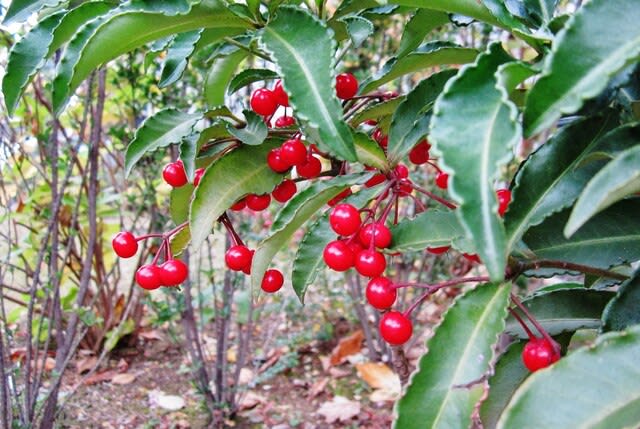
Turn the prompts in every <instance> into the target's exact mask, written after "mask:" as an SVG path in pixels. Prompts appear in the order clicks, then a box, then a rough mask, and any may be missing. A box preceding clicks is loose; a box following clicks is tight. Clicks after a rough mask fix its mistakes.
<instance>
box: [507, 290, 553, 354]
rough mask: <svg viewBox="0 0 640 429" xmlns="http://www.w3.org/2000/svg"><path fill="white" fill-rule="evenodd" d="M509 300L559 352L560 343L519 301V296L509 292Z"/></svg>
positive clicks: (529, 333) (528, 333)
mask: <svg viewBox="0 0 640 429" xmlns="http://www.w3.org/2000/svg"><path fill="white" fill-rule="evenodd" d="M511 302H513V303H514V304H515V305H516V306H517V307H518V308H519V309H520V311H522V312H523V313H524V315H525V316H527V319H529V321H530V322H531V324H532V325H533V326H535V328H536V330H537V331H538V332H540V335H542V336H543V337H544V339H545V340H547V341H549V344H552V345H553V347H554V348H555V349H556V352H557V353H558V354H560V344H558V343H557V342H556V341H555V340H554V339H553V338H551V335H549V333H548V332H547V330H546V329H544V328H543V327H542V325H541V324H540V322H538V320H537V319H536V318H535V316H534V315H533V314H531V312H530V311H529V309H528V308H527V307H525V305H524V304H523V303H522V301H520V298H518V297H517V296H516V295H515V294H514V293H513V292H512V293H511ZM527 335H529V338H531V332H530V331H529V332H527Z"/></svg>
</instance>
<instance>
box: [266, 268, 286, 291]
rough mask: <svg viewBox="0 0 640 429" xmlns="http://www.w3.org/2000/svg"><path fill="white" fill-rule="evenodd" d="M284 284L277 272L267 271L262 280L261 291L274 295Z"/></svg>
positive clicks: (281, 276)
mask: <svg viewBox="0 0 640 429" xmlns="http://www.w3.org/2000/svg"><path fill="white" fill-rule="evenodd" d="M283 284H284V276H283V275H282V273H281V272H280V271H278V270H267V272H265V273H264V277H263V278H262V284H261V286H260V287H262V290H263V291H265V292H267V293H274V292H277V291H279V290H280V288H281V287H282V285H283Z"/></svg>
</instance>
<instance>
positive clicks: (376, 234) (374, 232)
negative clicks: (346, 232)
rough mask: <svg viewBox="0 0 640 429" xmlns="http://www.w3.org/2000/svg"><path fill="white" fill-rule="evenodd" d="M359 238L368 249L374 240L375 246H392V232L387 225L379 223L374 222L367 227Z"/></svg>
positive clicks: (362, 230)
mask: <svg viewBox="0 0 640 429" xmlns="http://www.w3.org/2000/svg"><path fill="white" fill-rule="evenodd" d="M358 238H359V239H360V242H361V243H362V245H363V246H364V247H366V248H368V247H369V246H370V245H371V240H372V239H373V245H374V246H375V247H379V248H382V249H384V248H386V247H389V245H390V244H391V231H390V230H389V228H387V227H386V225H383V224H382V223H379V222H373V223H370V224H367V225H365V226H364V227H363V228H362V229H361V230H360V233H359V234H358Z"/></svg>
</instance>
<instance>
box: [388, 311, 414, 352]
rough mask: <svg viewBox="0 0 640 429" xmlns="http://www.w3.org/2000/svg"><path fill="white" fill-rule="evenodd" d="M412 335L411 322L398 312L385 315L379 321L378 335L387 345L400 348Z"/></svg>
mask: <svg viewBox="0 0 640 429" xmlns="http://www.w3.org/2000/svg"><path fill="white" fill-rule="evenodd" d="M412 334H413V325H412V323H411V320H409V319H408V318H406V317H405V316H404V315H403V314H402V313H400V312H399V311H390V312H388V313H385V314H384V315H383V316H382V318H381V319H380V335H381V336H382V338H383V339H384V340H385V341H386V342H388V343H389V344H392V345H394V346H400V345H402V344H404V343H406V342H407V341H409V338H411V335H412Z"/></svg>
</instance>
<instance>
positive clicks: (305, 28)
mask: <svg viewBox="0 0 640 429" xmlns="http://www.w3.org/2000/svg"><path fill="white" fill-rule="evenodd" d="M260 42H261V45H262V47H263V48H264V50H266V51H267V52H269V53H270V54H271V57H272V58H273V59H274V61H275V63H276V66H277V69H278V71H279V75H280V76H282V78H283V79H282V84H283V88H284V89H285V91H287V94H289V104H290V105H291V107H293V109H294V110H295V112H296V116H297V118H298V119H300V121H301V123H302V125H303V128H304V129H305V132H306V133H307V134H309V135H311V136H312V137H313V138H314V140H318V142H319V143H320V144H321V145H322V146H323V147H324V148H326V149H328V150H329V151H330V152H331V153H332V154H334V155H336V156H337V157H339V158H341V159H345V160H347V161H355V160H356V159H357V158H356V151H355V148H354V146H353V137H352V135H351V131H350V130H349V127H348V126H347V125H346V124H345V123H344V122H343V120H342V108H341V106H340V103H339V102H338V99H337V97H336V95H335V90H334V87H335V74H334V51H335V41H334V40H333V39H332V37H331V31H330V30H329V29H328V28H327V27H326V26H325V25H324V24H323V23H322V22H321V21H319V20H318V19H316V18H315V17H313V16H311V14H309V13H308V12H306V11H303V10H300V9H295V8H292V7H282V8H280V9H278V14H277V16H276V19H274V20H273V21H271V22H270V23H269V25H267V26H266V27H265V28H264V29H263V32H262V34H261V36H260ZM315 137H318V138H317V139H316V138H315Z"/></svg>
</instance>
